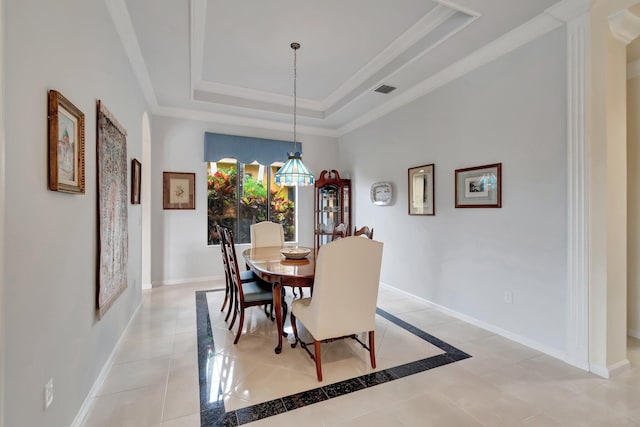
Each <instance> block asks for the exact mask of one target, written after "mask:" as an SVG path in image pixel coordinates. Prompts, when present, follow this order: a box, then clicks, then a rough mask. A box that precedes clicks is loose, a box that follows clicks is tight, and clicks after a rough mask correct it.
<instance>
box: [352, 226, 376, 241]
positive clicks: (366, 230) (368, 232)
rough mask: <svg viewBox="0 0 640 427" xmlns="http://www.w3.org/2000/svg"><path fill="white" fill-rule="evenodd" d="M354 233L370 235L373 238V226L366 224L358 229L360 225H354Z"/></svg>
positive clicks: (356, 234) (355, 234)
mask: <svg viewBox="0 0 640 427" xmlns="http://www.w3.org/2000/svg"><path fill="white" fill-rule="evenodd" d="M353 235H354V236H365V237H368V238H369V239H373V228H369V227H367V226H366V225H365V226H363V227H361V228H360V230H358V227H354V228H353Z"/></svg>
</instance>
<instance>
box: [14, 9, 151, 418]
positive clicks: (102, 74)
mask: <svg viewBox="0 0 640 427" xmlns="http://www.w3.org/2000/svg"><path fill="white" fill-rule="evenodd" d="M5 6H6V7H5V24H6V26H5V27H4V28H5V30H6V33H5V34H7V37H6V39H5V55H6V56H5V58H4V59H5V60H4V67H5V78H6V86H5V97H3V99H2V102H3V104H4V109H5V112H6V124H7V128H6V141H7V142H6V165H5V166H6V169H5V173H6V176H7V185H6V194H5V195H6V201H7V203H6V216H5V218H6V234H5V239H6V240H5V244H6V248H7V250H6V252H5V270H4V272H3V277H2V280H3V281H4V283H5V298H6V304H5V308H6V313H5V316H6V317H5V322H6V323H5V347H4V348H5V354H4V357H5V367H6V380H5V387H6V390H8V391H9V392H8V393H6V394H5V405H4V412H3V414H2V416H3V417H4V422H5V425H7V426H47V427H68V426H69V425H71V424H72V422H73V421H74V418H75V417H76V415H77V414H78V411H79V410H80V408H81V406H82V404H83V402H84V401H85V398H86V397H87V395H88V393H89V391H90V389H91V387H92V386H93V384H94V382H95V380H96V379H97V378H98V376H99V374H100V373H101V370H102V369H103V367H104V365H105V362H106V361H107V359H108V357H109V356H110V354H111V353H112V351H113V349H114V347H115V344H116V342H117V340H118V338H119V337H120V335H121V334H122V332H123V330H124V328H125V327H126V325H127V323H128V321H129V319H130V318H131V316H132V315H133V313H134V312H135V310H136V308H137V307H138V306H139V304H140V301H141V290H140V226H139V222H140V207H139V206H135V207H134V206H131V205H130V206H129V266H130V267H129V271H128V277H129V287H128V289H127V290H126V291H125V292H124V293H123V294H122V295H121V296H120V297H119V298H118V300H117V301H116V302H115V303H114V305H113V306H112V307H111V309H110V310H109V311H108V312H107V313H106V315H105V316H104V317H103V318H102V319H101V320H97V318H96V310H95V306H96V302H95V301H96V269H97V263H96V256H97V237H96V236H97V212H96V209H97V208H96V206H97V194H96V186H97V185H96V100H97V99H100V100H102V101H103V102H104V103H105V105H106V106H107V107H108V108H109V109H110V111H111V112H112V113H113V114H114V115H115V116H116V117H117V119H118V120H119V121H120V123H121V124H122V125H123V126H124V127H125V128H126V129H127V131H128V137H127V144H128V146H127V148H128V154H129V155H128V157H129V159H128V160H129V161H130V159H131V158H132V157H137V158H140V154H141V147H140V139H141V130H140V128H141V121H142V115H143V113H144V111H145V108H146V105H145V102H144V99H143V97H142V93H141V91H140V89H139V87H138V86H137V84H136V79H135V76H134V74H133V72H132V70H131V67H130V65H129V61H128V59H127V57H126V55H125V53H124V50H123V47H122V45H121V43H120V41H119V40H120V39H119V37H118V35H117V33H116V31H115V29H114V26H113V23H112V21H111V18H110V15H109V12H108V10H107V8H106V6H105V4H104V2H102V1H83V0H58V1H55V2H46V1H44V2H43V1H41V0H5ZM49 89H56V90H58V91H60V92H61V93H62V94H63V95H64V96H65V97H66V98H68V99H69V100H70V101H71V102H72V103H74V104H75V105H76V106H77V107H78V108H79V109H80V110H82V111H83V112H84V114H85V120H86V128H85V138H86V157H85V160H86V194H84V195H71V194H64V193H58V192H53V191H49V190H48V185H47V165H48V158H47V91H48V90H49ZM49 378H53V381H54V401H53V404H52V405H51V407H49V408H48V409H47V410H45V409H44V401H43V400H44V399H43V397H44V385H45V383H46V382H47V380H48V379H49Z"/></svg>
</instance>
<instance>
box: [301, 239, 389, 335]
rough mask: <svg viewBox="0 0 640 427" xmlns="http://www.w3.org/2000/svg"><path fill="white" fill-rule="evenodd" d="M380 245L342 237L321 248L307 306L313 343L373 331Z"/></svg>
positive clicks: (371, 241)
mask: <svg viewBox="0 0 640 427" xmlns="http://www.w3.org/2000/svg"><path fill="white" fill-rule="evenodd" d="M382 246H383V244H382V243H381V242H377V241H375V240H369V239H363V238H360V237H355V236H351V237H345V238H343V239H339V240H336V241H335V242H331V243H328V244H326V245H323V246H321V247H320V250H319V252H318V258H317V261H316V274H315V281H314V285H313V296H312V298H311V303H310V305H309V309H310V311H311V312H310V316H311V318H312V319H313V320H312V322H309V324H306V323H305V325H306V326H310V324H315V326H314V329H315V330H313V331H312V330H311V329H310V330H309V332H311V334H312V335H313V336H314V338H315V339H316V340H323V339H328V338H335V337H340V336H343V335H349V334H353V333H359V332H365V331H372V330H374V329H375V316H376V303H377V301H378V287H379V284H380V266H381V264H382Z"/></svg>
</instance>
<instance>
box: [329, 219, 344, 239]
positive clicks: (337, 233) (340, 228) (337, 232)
mask: <svg viewBox="0 0 640 427" xmlns="http://www.w3.org/2000/svg"><path fill="white" fill-rule="evenodd" d="M345 237H347V227H346V226H345V225H344V224H343V223H340V224H338V225H336V226H335V228H334V229H333V232H332V233H331V241H332V242H333V241H334V240H338V239H342V238H345Z"/></svg>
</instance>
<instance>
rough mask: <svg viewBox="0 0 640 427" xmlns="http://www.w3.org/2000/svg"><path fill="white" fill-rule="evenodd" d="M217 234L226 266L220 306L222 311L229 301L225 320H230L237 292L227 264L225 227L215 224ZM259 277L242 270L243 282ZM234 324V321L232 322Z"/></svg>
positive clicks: (241, 277)
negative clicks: (222, 298) (222, 297)
mask: <svg viewBox="0 0 640 427" xmlns="http://www.w3.org/2000/svg"><path fill="white" fill-rule="evenodd" d="M215 230H216V234H217V236H218V240H220V252H221V255H222V264H223V267H224V283H225V289H224V301H223V302H222V307H220V311H224V308H225V307H226V305H227V303H229V308H228V309H227V315H226V316H225V318H224V320H225V322H226V321H227V320H229V316H230V315H231V311H232V310H233V305H234V304H235V292H234V289H233V285H232V283H231V276H230V273H229V265H228V264H227V253H226V251H225V246H224V233H223V227H221V226H220V225H217V224H216V226H215ZM256 279H257V276H256V275H255V274H253V271H251V270H244V271H241V272H240V281H241V282H251V281H254V280H256ZM231 326H233V323H232V324H231Z"/></svg>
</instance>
